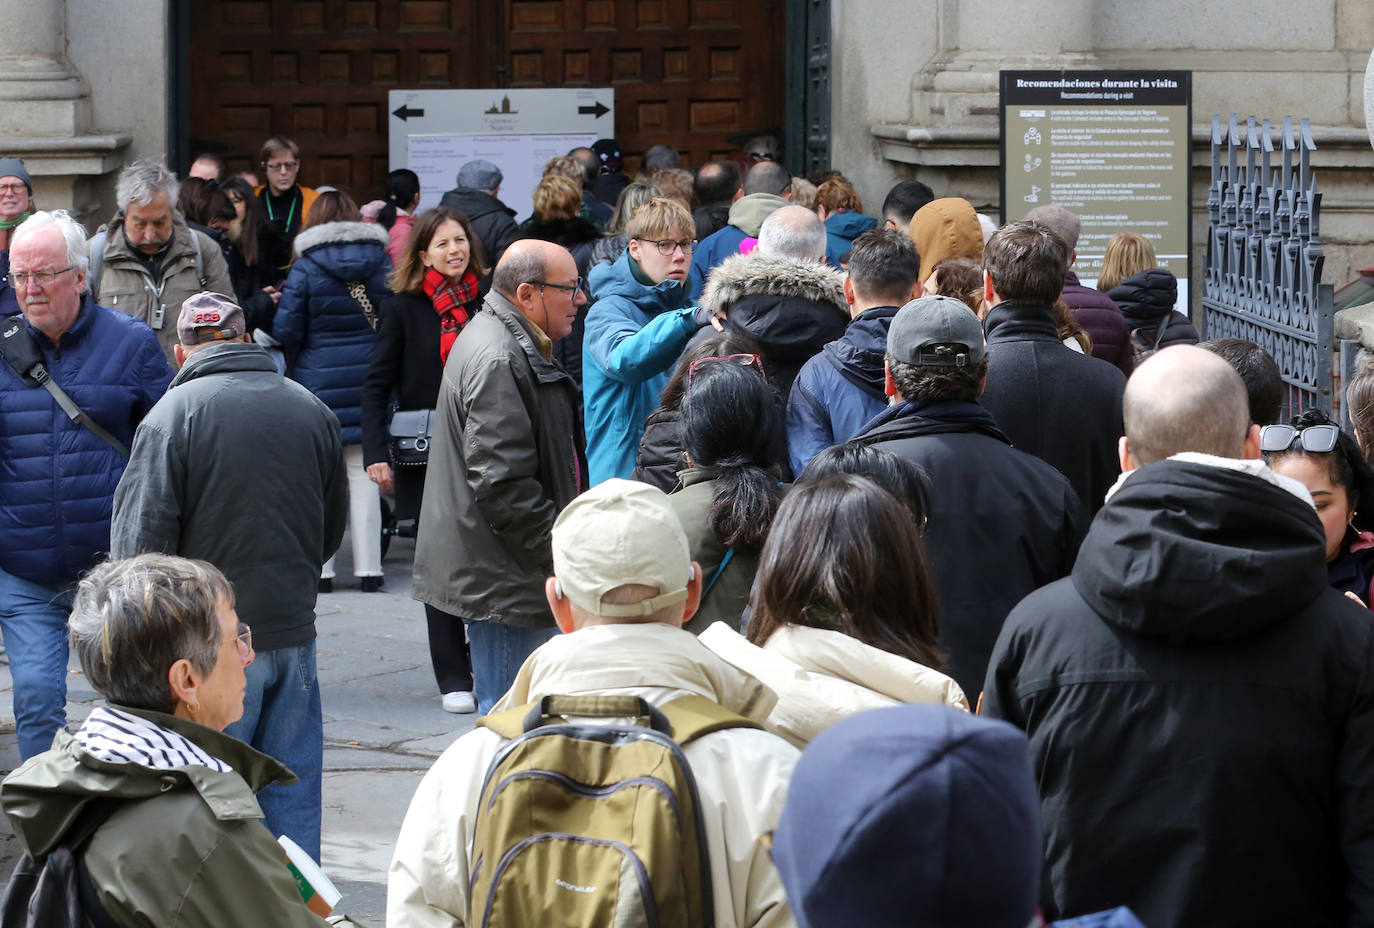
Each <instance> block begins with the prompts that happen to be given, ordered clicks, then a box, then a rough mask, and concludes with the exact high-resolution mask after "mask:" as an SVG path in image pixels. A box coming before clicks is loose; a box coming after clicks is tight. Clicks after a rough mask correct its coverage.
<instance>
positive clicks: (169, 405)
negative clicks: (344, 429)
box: [110, 293, 348, 860]
mask: <svg viewBox="0 0 1374 928" xmlns="http://www.w3.org/2000/svg"><path fill="white" fill-rule="evenodd" d="M176 329H177V335H178V340H179V344H177V345H176V346H175V348H174V353H175V356H176V361H177V365H178V366H179V368H180V370H179V371H178V373H177V375H176V377H175V378H173V380H172V385H171V387H170V388H169V389H168V391H167V394H166V396H165V397H163V399H162V400H161V401H160V402H159V403H158V404H157V405H156V406H155V407H153V410H152V412H150V413H149V414H148V416H147V418H145V419H144V420H143V423H142V425H140V426H139V429H138V431H137V432H136V433H135V435H134V444H133V449H132V457H131V458H130V460H129V466H128V468H127V469H126V470H125V471H124V476H123V478H122V479H121V480H120V482H119V488H118V489H117V490H116V491H115V499H114V522H113V525H112V528H111V533H110V536H111V538H110V544H111V548H110V551H111V555H112V556H113V557H116V558H124V557H132V556H133V555H135V554H141V553H143V552H146V551H157V552H162V553H165V554H177V555H181V556H182V557H190V558H198V559H200V560H205V561H209V562H210V563H212V564H214V565H215V566H216V567H218V568H219V569H220V570H221V571H223V572H224V575H225V576H226V577H228V578H229V581H230V582H231V583H233V585H234V592H235V596H236V598H237V601H238V613H239V615H240V617H241V618H242V619H243V621H244V622H246V623H248V625H249V626H251V627H252V633H253V645H254V647H255V648H256V650H257V657H256V659H255V660H254V661H253V663H252V664H251V665H249V666H248V667H247V668H246V669H245V673H246V675H247V678H248V689H247V692H246V694H245V696H244V701H243V718H241V719H240V720H239V721H237V722H235V723H234V724H232V725H230V726H229V727H228V728H227V729H225V731H226V732H228V733H229V734H231V735H233V736H234V737H236V738H239V739H240V740H242V741H246V742H248V743H249V744H251V745H252V746H253V747H255V748H257V749H258V750H260V751H262V752H263V753H266V754H270V755H272V756H273V757H275V758H276V759H277V760H279V761H281V762H282V763H284V764H286V766H288V767H289V768H291V771H292V772H293V773H295V774H296V776H297V777H299V778H300V782H299V783H297V784H295V785H291V786H287V785H284V784H275V785H273V786H270V787H268V788H267V789H266V790H264V791H263V792H262V793H261V794H260V795H259V797H258V798H259V801H260V803H261V805H262V809H263V812H264V814H265V816H266V824H267V827H268V828H269V829H270V830H271V831H272V833H273V834H276V835H281V834H286V835H289V836H290V837H291V839H292V840H294V841H295V842H296V843H297V844H299V845H300V846H301V847H302V848H304V849H305V850H306V851H308V852H309V853H310V854H311V855H313V856H314V857H315V859H316V860H318V859H319V855H320V817H321V798H320V796H321V793H320V790H321V774H322V771H323V767H324V733H323V715H322V710H321V707H320V692H319V687H318V686H316V683H315V596H316V585H317V584H316V581H317V580H318V578H319V575H320V567H321V566H322V565H323V564H324V562H325V560H327V559H328V558H329V557H330V556H331V555H332V554H333V553H334V552H335V551H336V550H337V549H338V547H339V542H340V541H341V540H342V538H343V532H344V526H345V525H346V524H347V521H348V481H347V479H346V475H345V473H344V462H343V447H342V444H341V442H340V437H339V421H338V419H336V418H335V417H334V414H333V413H332V412H330V411H329V408H328V407H327V406H325V405H324V404H323V403H322V402H320V401H319V400H318V399H316V398H315V396H314V395H313V394H311V393H310V391H308V390H306V389H305V388H304V387H302V386H300V385H299V384H297V383H294V382H293V381H290V380H287V379H285V378H284V377H282V376H281V375H280V374H278V373H277V368H276V364H275V362H274V361H273V359H272V357H271V355H269V354H268V353H267V350H266V349H265V348H262V347H260V346H258V345H254V344H252V343H248V342H245V337H244V321H243V310H241V309H240V308H239V307H238V306H236V305H235V304H234V303H233V302H232V301H230V300H229V299H228V298H227V297H224V296H221V295H219V294H218V293H198V294H195V295H194V296H191V297H188V298H187V299H186V300H185V302H184V303H183V304H182V307H181V315H180V317H179V318H178V320H177V326H176Z"/></svg>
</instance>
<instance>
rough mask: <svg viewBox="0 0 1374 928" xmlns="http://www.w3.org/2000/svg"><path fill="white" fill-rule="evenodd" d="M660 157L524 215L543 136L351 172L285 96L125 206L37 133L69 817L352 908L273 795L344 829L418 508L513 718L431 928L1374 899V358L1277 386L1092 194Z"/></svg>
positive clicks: (202, 884)
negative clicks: (344, 184)
mask: <svg viewBox="0 0 1374 928" xmlns="http://www.w3.org/2000/svg"><path fill="white" fill-rule="evenodd" d="M624 165H625V159H624V156H623V153H622V151H621V149H620V146H619V145H618V143H616V142H615V140H612V139H603V140H601V141H599V142H597V143H596V144H595V145H593V146H591V147H590V148H578V149H574V150H572V151H570V152H569V153H568V154H567V155H563V156H559V157H556V158H553V159H552V160H551V161H550V162H549V163H548V165H547V167H546V169H545V172H544V176H543V177H542V179H541V180H540V181H539V183H538V186H537V188H536V189H535V190H534V193H533V198H532V199H533V204H534V212H533V214H532V215H531V216H529V217H525V218H524V219H523V221H517V219H518V218H520V217H516V216H515V215H514V213H513V211H512V210H510V209H509V208H507V207H506V206H505V204H504V203H503V202H502V201H501V199H500V192H501V185H502V182H503V179H504V178H503V174H502V171H501V168H500V166H499V165H496V164H492V163H490V162H486V161H472V162H469V163H467V164H465V165H463V167H462V168H461V170H459V172H458V174H457V177H456V186H455V188H454V189H452V190H449V191H447V192H445V193H444V194H443V196H442V199H441V204H440V205H439V206H437V207H435V208H433V209H429V210H425V211H423V212H419V211H418V204H419V202H420V194H421V191H420V188H419V181H418V178H417V177H416V175H415V174H413V173H412V172H410V171H405V170H401V171H393V172H392V173H391V174H390V175H389V176H388V177H387V181H386V189H385V197H384V199H381V200H376V201H372V202H369V203H364V204H361V205H360V204H359V203H357V202H356V201H355V200H354V199H353V198H352V197H351V196H350V195H349V194H348V193H347V192H345V191H342V190H336V189H330V188H326V187H316V188H310V187H306V186H303V185H301V184H300V182H299V180H298V172H299V169H300V149H299V147H298V146H297V145H296V144H295V142H293V141H292V140H290V139H286V138H279V137H274V138H272V139H269V140H268V141H267V142H266V143H264V145H263V146H262V149H261V152H260V157H259V161H258V164H257V168H258V170H259V171H260V172H261V173H262V176H263V177H265V183H260V182H259V181H258V177H257V176H241V175H240V176H231V175H230V174H229V173H228V171H227V169H226V167H225V165H224V163H223V161H222V160H220V159H218V158H217V157H215V156H210V155H207V156H202V157H201V158H198V159H196V161H195V163H194V164H193V165H192V168H191V171H190V172H189V173H188V176H187V177H186V178H183V179H179V178H177V177H176V176H175V175H174V174H173V173H172V172H171V171H170V170H169V169H168V168H167V167H166V166H165V165H162V164H158V163H155V162H149V161H138V162H134V163H133V164H130V165H128V166H127V167H126V168H125V169H124V170H123V171H122V172H121V174H120V177H119V181H118V185H117V189H116V201H117V205H118V211H117V213H116V214H115V216H114V217H112V218H111V219H110V221H108V222H106V223H104V224H103V225H102V226H101V227H100V228H99V229H98V230H97V231H96V233H95V234H94V235H93V236H89V237H88V235H87V233H86V230H85V229H83V228H82V227H81V226H80V225H79V224H78V223H77V222H75V220H73V219H72V217H70V216H69V215H67V214H66V213H64V212H62V211H60V210H59V211H53V212H47V211H43V210H41V209H39V208H38V204H36V203H34V202H33V198H32V182H31V179H30V177H29V175H28V173H27V171H26V169H25V167H24V165H23V163H22V161H20V160H18V159H15V158H0V275H3V282H2V283H0V352H3V355H4V360H5V364H4V365H0V462H3V463H0V525H3V532H2V533H0V538H3V543H0V631H2V632H3V637H4V642H5V645H6V647H7V648H8V651H9V655H10V662H11V672H12V675H13V680H14V712H15V717H16V725H17V730H18V738H19V745H20V751H21V754H22V756H23V758H24V764H23V766H21V767H20V768H19V769H17V770H16V771H14V772H12V773H11V774H10V775H9V776H8V777H6V778H5V780H4V783H3V786H0V805H2V806H3V808H4V810H5V812H6V814H7V815H8V816H9V819H10V821H11V823H12V825H13V827H14V830H15V833H16V835H17V836H18V839H19V841H20V844H21V846H22V847H23V849H24V850H25V851H26V853H27V854H28V855H29V857H30V858H31V859H32V860H34V861H37V862H40V863H41V862H42V861H44V860H49V859H53V858H54V855H55V852H56V851H57V850H58V849H59V848H65V849H67V850H68V851H72V852H75V853H77V854H78V855H83V859H84V861H85V864H84V870H83V871H82V873H81V875H80V879H81V880H84V881H85V883H84V884H83V885H84V886H85V888H86V889H88V890H89V892H86V893H84V894H83V896H82V898H83V900H84V902H85V904H86V905H88V906H89V907H92V908H100V909H103V910H104V912H105V913H106V915H107V916H108V918H109V920H112V922H113V923H114V924H120V925H134V924H163V923H173V922H175V923H186V924H219V923H222V922H223V921H225V920H226V918H230V919H231V920H233V921H236V922H244V923H249V922H251V923H271V924H278V923H280V924H302V925H304V924H319V920H318V916H317V915H316V914H313V913H312V911H311V910H310V909H308V908H307V907H306V905H305V901H304V900H303V899H302V894H301V893H300V892H298V887H297V885H296V883H295V882H293V881H292V880H291V878H290V873H289V871H288V870H287V869H286V867H285V866H283V865H282V864H281V851H280V850H279V849H278V847H277V845H276V844H274V842H273V841H272V840H271V839H272V837H273V836H285V837H287V838H289V839H291V841H294V842H295V843H296V844H297V845H299V846H300V848H301V849H302V850H303V851H304V852H305V853H307V854H309V855H311V856H312V857H314V858H316V859H318V857H319V852H320V832H321V809H322V804H321V779H322V767H323V754H322V749H323V732H322V707H321V695H320V690H319V687H318V685H317V679H316V666H315V645H314V639H315V627H314V621H315V608H316V605H317V601H318V597H319V596H320V595H327V594H329V593H331V592H332V591H333V590H334V589H335V582H336V580H338V578H337V576H336V572H335V568H334V558H335V553H336V551H337V550H338V549H339V546H340V544H341V543H342V542H343V539H344V538H345V537H347V538H349V539H350V542H351V546H352V567H353V573H354V575H355V578H356V582H357V585H358V587H359V588H360V589H361V590H362V591H364V592H375V591H377V590H379V589H381V588H382V587H383V584H384V582H385V577H384V573H383V568H382V542H383V539H384V530H383V524H384V520H385V519H390V520H394V521H398V522H400V523H402V524H404V525H407V526H409V527H410V530H413V532H414V534H415V538H416V542H415V562H414V571H413V589H412V590H411V595H412V596H413V598H414V599H416V600H418V601H419V603H420V604H421V607H420V608H418V609H417V618H418V614H419V612H420V611H423V613H424V615H425V619H426V624H427V628H428V635H429V646H430V654H431V659H432V664H433V670H434V675H435V683H436V688H437V690H438V697H439V699H440V701H441V705H442V706H443V708H444V709H445V710H447V711H450V712H456V713H472V712H478V713H481V717H480V718H479V719H478V722H477V727H476V728H475V729H474V730H473V731H471V732H470V733H468V734H466V735H463V736H462V737H460V738H459V739H457V740H456V741H455V742H454V744H453V745H452V746H451V747H450V748H449V749H448V750H446V751H445V752H444V753H443V754H442V755H441V756H440V758H439V759H438V760H437V761H436V763H435V764H434V766H433V768H432V769H431V770H430V771H429V773H428V774H427V775H426V776H425V777H424V779H423V780H422V782H421V784H420V786H419V788H418V790H417V791H416V794H415V796H414V798H413V799H412V801H411V805H410V809H409V812H408V814H407V815H406V818H405V821H404V823H403V824H402V826H401V830H400V833H399V835H398V837H397V842H396V848H395V853H394V857H393V860H392V864H391V868H390V872H389V874H388V881H389V882H388V902H387V909H388V912H387V920H388V924H392V925H396V926H412V925H413V926H441V925H442V926H453V925H467V924H474V923H480V924H508V925H532V924H555V923H568V924H574V923H575V924H629V923H636V924H637V923H641V922H643V923H664V924H669V923H671V924H683V925H701V924H712V923H713V924H715V925H718V926H736V925H738V926H755V925H759V926H785V925H792V924H796V925H800V926H813V928H821V926H842V925H854V924H864V925H899V924H900V925H905V924H912V923H924V922H927V921H929V922H931V923H934V924H947V925H968V926H1007V928H1024V926H1026V925H1041V924H1044V923H1045V922H1046V921H1052V920H1055V919H1066V920H1070V921H1065V924H1079V923H1080V922H1079V921H1078V919H1079V917H1085V916H1090V915H1093V913H1097V914H1096V916H1095V917H1096V918H1097V919H1098V921H1095V922H1093V924H1103V925H1107V924H1110V925H1117V926H1130V925H1138V924H1141V923H1143V924H1146V925H1149V926H1151V928H1158V926H1166V928H1167V926H1189V925H1208V926H1213V925H1255V924H1311V925H1328V924H1329V925H1337V924H1365V923H1374V859H1372V858H1369V857H1365V856H1364V855H1365V851H1367V850H1370V848H1371V840H1372V839H1371V837H1370V836H1371V835H1374V799H1372V798H1371V797H1374V764H1371V760H1374V617H1371V615H1370V614H1369V604H1372V603H1374V521H1371V520H1369V519H1367V518H1365V517H1364V516H1363V515H1362V513H1361V511H1360V509H1359V505H1360V502H1361V500H1362V499H1365V498H1369V497H1368V496H1366V494H1374V468H1372V467H1371V459H1370V457H1369V455H1370V453H1371V451H1374V373H1369V374H1365V375H1362V376H1361V377H1359V378H1358V379H1356V380H1355V381H1354V382H1353V383H1351V384H1349V385H1348V389H1347V392H1346V397H1345V399H1346V406H1347V410H1348V412H1349V415H1350V419H1351V421H1352V422H1353V423H1354V430H1353V433H1348V432H1347V431H1345V430H1343V429H1342V428H1341V425H1340V424H1339V423H1338V422H1336V421H1333V420H1332V419H1331V418H1329V417H1328V416H1327V415H1325V414H1323V413H1322V412H1321V411H1318V410H1296V409H1295V410H1291V412H1292V413H1293V415H1292V416H1291V417H1290V418H1289V419H1288V420H1287V421H1283V422H1280V421H1279V419H1280V416H1281V414H1282V398H1283V396H1284V393H1285V387H1284V382H1283V379H1282V375H1281V372H1280V369H1279V367H1278V365H1277V364H1276V362H1275V361H1274V359H1273V358H1272V357H1270V356H1269V355H1268V354H1267V353H1266V352H1265V351H1264V350H1263V348H1261V347H1260V346H1259V345H1256V344H1254V343H1252V342H1247V341H1242V340H1238V339H1221V340H1215V341H1209V342H1201V343H1199V334H1198V332H1197V330H1196V329H1195V328H1194V327H1193V326H1192V325H1191V324H1190V323H1189V321H1188V319H1187V318H1186V317H1185V316H1184V315H1183V314H1181V313H1179V312H1177V311H1175V308H1174V307H1175V303H1176V301H1177V286H1178V285H1177V281H1176V280H1175V279H1174V277H1173V275H1172V274H1171V273H1170V272H1169V271H1168V270H1167V269H1165V268H1161V267H1159V266H1158V262H1157V261H1156V259H1155V255H1154V252H1153V248H1152V245H1151V243H1150V240H1149V238H1148V237H1146V236H1142V235H1138V234H1134V233H1132V232H1131V231H1130V230H1122V232H1121V234H1119V235H1117V236H1115V237H1114V238H1112V240H1111V241H1110V242H1109V243H1108V245H1107V247H1106V254H1105V257H1104V263H1103V268H1102V272H1101V274H1100V276H1099V277H1098V279H1097V280H1096V281H1087V282H1084V281H1082V280H1080V279H1079V277H1078V276H1077V275H1076V273H1075V271H1074V270H1073V268H1074V266H1075V263H1076V261H1077V258H1078V254H1077V245H1078V238H1079V232H1080V222H1079V218H1078V217H1077V216H1075V215H1074V214H1073V213H1072V212H1071V211H1069V210H1067V209H1065V208H1063V207H1061V206H1040V207H1037V208H1036V209H1034V210H1032V211H1031V212H1030V214H1028V215H1027V217H1026V218H1025V219H1024V220H1022V221H1017V222H1012V223H1008V224H1006V225H1004V226H1002V227H1000V228H998V227H996V225H995V224H994V223H992V222H991V221H990V220H988V219H987V217H985V216H982V215H980V214H979V213H978V212H977V211H976V209H975V207H974V205H973V204H971V203H970V202H969V201H968V200H966V199H963V198H961V197H958V196H955V195H950V196H941V197H937V196H936V194H935V192H934V191H932V190H931V189H930V188H928V187H927V186H925V185H924V184H922V183H919V182H915V181H904V182H902V183H899V184H897V185H896V186H895V187H894V188H893V189H892V190H891V191H890V192H889V193H888V195H887V197H886V198H885V200H884V202H883V204H882V208H881V209H880V210H879V211H878V215H875V216H869V215H865V213H864V205H863V201H862V199H861V198H860V195H859V193H858V191H857V190H856V189H855V187H854V185H853V184H852V183H851V182H850V180H849V179H847V178H845V177H844V176H843V174H841V173H840V172H838V171H825V172H820V173H818V174H815V175H813V176H810V177H807V178H800V177H793V176H792V175H791V174H790V173H789V172H788V171H787V170H786V168H785V167H783V165H782V163H781V162H780V160H779V152H778V150H777V145H776V142H775V141H774V140H771V139H768V138H766V137H765V138H760V139H755V140H751V141H750V143H749V144H747V145H746V146H745V147H744V151H742V152H740V153H739V157H738V158H735V159H724V160H719V161H713V162H711V163H708V164H704V165H701V166H699V167H698V168H697V169H696V170H695V171H692V170H689V169H687V168H684V167H683V166H682V164H681V159H680V158H679V156H678V154H677V152H676V151H674V150H672V149H671V148H668V147H666V146H655V147H654V148H653V149H651V150H649V151H648V152H646V153H645V155H644V158H643V171H642V172H641V173H640V174H639V175H638V176H636V177H630V176H627V175H626V173H625V171H624ZM255 173H256V172H255ZM1092 283H1095V284H1096V286H1095V287H1094V286H1089V285H1088V284H1092ZM340 582H342V581H340ZM69 647H72V648H75V650H76V652H77V655H78V657H79V659H80V662H81V665H82V668H83V671H84V673H85V674H86V676H87V678H88V679H89V680H90V682H91V684H92V685H93V686H94V687H95V689H96V690H97V691H98V692H99V693H100V694H101V695H102V696H103V697H105V699H106V701H107V703H106V705H104V706H102V707H100V708H98V709H96V710H95V711H93V712H92V713H91V715H90V716H89V718H88V719H87V720H86V721H85V722H84V723H83V724H82V725H81V726H80V728H79V729H78V730H77V731H76V732H75V733H71V732H69V731H68V729H67V724H66V723H67V720H66V717H65V695H66V684H65V674H66V667H67V660H68V648H69ZM260 820H261V821H260ZM1361 848H1364V849H1365V851H1362V850H1361ZM559 918H561V919H563V921H562V922H559V921H558V919H559ZM1137 919H1139V920H1138V921H1137ZM97 923H101V924H103V923H104V922H97ZM1085 923H1086V922H1085Z"/></svg>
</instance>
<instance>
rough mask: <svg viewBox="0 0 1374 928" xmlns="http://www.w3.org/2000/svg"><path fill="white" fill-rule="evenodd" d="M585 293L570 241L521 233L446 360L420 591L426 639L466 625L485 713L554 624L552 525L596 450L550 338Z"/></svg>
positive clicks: (420, 556) (564, 327)
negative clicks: (549, 592)
mask: <svg viewBox="0 0 1374 928" xmlns="http://www.w3.org/2000/svg"><path fill="white" fill-rule="evenodd" d="M586 301H587V297H586V294H585V293H584V292H583V290H582V279H581V278H580V277H578V276H577V265H576V264H575V263H574V262H573V258H572V255H571V254H569V253H568V250H567V249H566V248H562V247H560V246H558V245H555V244H553V243H552V242H541V241H536V240H533V239H526V240H522V241H518V242H515V243H514V244H512V245H511V246H510V247H509V248H507V249H506V251H505V253H504V254H503V255H502V256H501V260H500V261H499V262H498V263H497V265H496V270H495V271H494V272H493V273H492V279H491V292H490V293H488V294H487V297H486V301H485V302H484V304H483V309H484V312H480V313H477V314H476V315H474V316H473V317H472V321H471V322H469V323H468V324H467V325H466V326H465V327H464V328H463V330H462V331H461V332H460V333H458V339H457V340H456V341H455V342H454V343H453V348H452V350H451V351H450V353H449V357H448V363H447V364H446V365H445V366H444V378H443V383H442V384H441V385H440V388H439V398H438V403H437V407H436V409H435V414H434V421H435V425H434V435H433V437H432V439H431V444H430V453H429V474H428V476H427V479H426V481H425V482H426V485H427V487H428V492H427V493H426V494H425V505H424V508H423V509H422V510H421V512H420V527H419V534H418V537H417V539H416V544H415V585H414V589H413V592H412V595H413V596H414V597H415V598H416V599H418V600H420V601H421V602H423V603H425V604H426V605H427V606H429V607H431V608H430V610H427V612H428V613H429V620H430V634H431V639H433V636H434V635H435V634H436V633H437V632H439V631H442V630H443V629H444V628H445V627H447V628H448V630H449V631H450V632H456V634H458V635H459V636H461V635H462V631H461V628H462V626H466V627H467V636H468V641H469V643H470V644H471V646H472V673H473V682H474V687H473V688H474V690H475V692H476V694H477V709H478V711H480V712H483V713H485V712H486V711H487V710H489V709H490V708H491V706H492V704H494V703H495V702H496V700H497V699H499V698H500V697H501V694H503V693H504V692H505V691H506V688H507V687H509V686H510V682H511V680H513V679H514V678H515V673H516V671H517V670H519V669H520V665H521V664H522V663H523V662H524V660H525V657H526V656H527V655H528V654H529V653H530V652H531V651H533V650H534V649H535V648H537V647H538V646H539V645H541V644H543V643H544V642H545V641H547V640H548V639H549V638H551V637H553V636H554V635H555V634H557V632H558V629H557V628H556V627H555V626H554V622H553V614H552V613H550V612H549V606H548V603H547V602H545V601H544V578H545V577H547V576H548V575H549V574H550V573H551V572H552V570H553V562H552V560H551V557H552V555H551V554H550V553H549V534H550V532H551V531H552V530H553V520H554V519H555V518H557V516H558V513H559V511H560V510H562V508H563V507H564V506H566V505H567V504H568V503H569V502H571V501H572V499H573V497H575V496H576V495H577V494H578V493H580V492H581V491H582V490H583V489H586V486H587V462H586V457H585V455H584V453H583V440H582V429H581V425H580V423H581V417H580V416H579V414H578V409H579V406H580V403H581V399H580V397H579V394H578V390H577V384H576V383H574V382H573V379H572V377H571V376H570V375H569V374H568V372H567V371H565V370H563V368H561V367H559V366H558V364H557V363H556V362H554V360H553V343H554V342H555V341H557V340H558V339H560V338H563V337H564V336H565V335H567V334H568V333H569V332H570V331H572V325H573V320H574V319H575V318H576V317H577V310H578V307H579V306H581V305H582V304H584V303H585V302H586ZM436 615H437V616H438V617H439V621H437V622H436ZM445 617H446V618H447V619H448V621H447V623H445V622H444V621H443V619H444V618H445ZM460 623H461V624H460ZM436 626H437V628H436ZM460 640H461V639H460ZM433 644H434V641H433V640H431V646H433Z"/></svg>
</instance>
